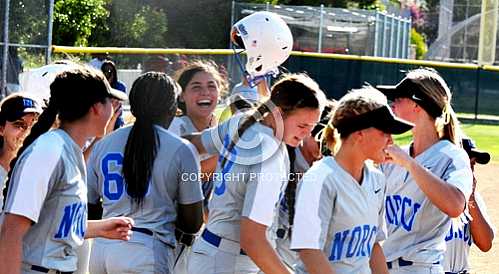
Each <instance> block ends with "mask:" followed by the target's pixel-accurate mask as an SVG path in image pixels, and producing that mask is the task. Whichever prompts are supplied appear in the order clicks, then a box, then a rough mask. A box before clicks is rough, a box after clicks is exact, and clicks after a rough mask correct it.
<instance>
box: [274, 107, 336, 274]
mask: <svg viewBox="0 0 499 274" xmlns="http://www.w3.org/2000/svg"><path fill="white" fill-rule="evenodd" d="M335 104H336V103H335V102H333V101H328V102H327V105H326V106H325V108H324V111H323V112H322V115H321V120H320V121H319V124H317V125H316V126H315V127H314V129H313V130H312V132H311V134H310V135H309V136H307V137H306V138H305V139H303V142H302V143H301V144H300V146H298V147H296V148H294V147H291V146H287V148H288V155H289V162H290V176H289V181H288V184H287V186H286V190H285V192H284V196H283V198H282V199H281V202H280V203H279V211H278V215H277V218H278V219H277V222H274V225H273V226H272V229H271V239H274V241H275V245H276V251H277V254H279V256H280V257H281V259H282V261H283V262H284V263H285V264H286V266H287V267H288V268H290V269H294V265H295V264H296V263H298V260H299V258H298V253H296V252H295V251H293V250H291V249H290V248H289V245H290V242H291V237H290V233H291V228H292V225H293V218H294V212H295V210H294V209H295V208H294V207H295V196H296V187H297V183H298V182H299V180H300V179H301V177H302V176H303V173H305V171H307V170H308V169H309V168H310V166H311V165H312V163H313V162H315V161H317V160H320V159H321V158H322V153H321V145H320V143H319V142H318V140H316V136H318V135H320V134H319V133H320V132H322V130H323V129H324V127H325V125H327V123H328V122H329V118H330V114H331V110H332V108H334V106H335Z"/></svg>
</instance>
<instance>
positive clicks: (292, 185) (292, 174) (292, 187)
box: [284, 146, 298, 235]
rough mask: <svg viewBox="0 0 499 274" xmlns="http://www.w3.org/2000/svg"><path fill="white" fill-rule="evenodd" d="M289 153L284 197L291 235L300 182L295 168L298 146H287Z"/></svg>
mask: <svg viewBox="0 0 499 274" xmlns="http://www.w3.org/2000/svg"><path fill="white" fill-rule="evenodd" d="M286 148H287V149H288V155H289V180H288V184H287V186H286V190H285V192H284V197H285V198H286V203H287V204H286V205H287V207H288V223H289V234H288V235H291V234H292V233H291V230H292V227H293V224H294V219H295V200H296V186H297V184H298V173H296V170H295V161H296V150H295V149H296V148H294V147H292V146H286Z"/></svg>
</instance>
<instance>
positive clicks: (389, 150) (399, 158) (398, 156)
mask: <svg viewBox="0 0 499 274" xmlns="http://www.w3.org/2000/svg"><path fill="white" fill-rule="evenodd" d="M384 152H385V162H387V163H394V164H397V165H400V166H403V167H406V168H407V167H408V166H409V164H410V163H411V161H412V158H411V156H410V155H409V154H407V153H406V152H405V151H403V150H402V149H401V148H400V147H399V146H397V145H395V144H391V145H388V146H387V147H386V148H385V149H384Z"/></svg>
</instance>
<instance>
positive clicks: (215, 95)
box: [168, 60, 227, 274]
mask: <svg viewBox="0 0 499 274" xmlns="http://www.w3.org/2000/svg"><path fill="white" fill-rule="evenodd" d="M176 74H177V76H176V79H177V81H178V83H179V85H180V87H181V88H182V93H181V94H180V96H179V98H178V107H179V109H180V110H181V111H182V115H181V116H179V117H175V118H173V121H172V123H171V124H170V127H169V128H168V130H169V131H170V132H172V133H174V134H176V135H178V136H185V135H189V134H192V133H194V132H200V131H203V130H204V129H207V128H211V127H214V126H216V125H217V118H216V116H215V108H216V106H217V103H218V102H219V99H220V96H221V95H222V93H223V92H224V91H225V90H226V86H227V83H226V81H225V79H224V78H223V77H222V75H221V74H220V72H219V71H218V66H217V65H216V64H215V63H214V62H212V61H207V60H206V61H204V60H197V61H194V62H192V63H190V64H188V65H187V66H185V67H184V68H182V69H181V70H179V71H178V72H177V73H176ZM216 166H217V157H216V156H211V157H210V156H208V155H203V156H202V157H201V172H203V173H202V174H203V176H201V178H200V179H201V181H202V186H203V195H204V203H203V205H204V207H203V209H204V214H203V216H204V220H205V221H206V220H208V211H207V207H208V201H209V199H210V197H211V193H212V190H213V180H212V179H211V178H210V176H211V174H212V173H213V172H214V171H215V168H216ZM177 234H179V233H178V232H177ZM182 236H183V237H182V242H183V243H184V244H180V245H179V246H177V250H176V251H177V258H176V260H175V273H176V274H184V273H186V272H187V270H186V268H187V263H186V259H187V254H188V250H186V248H187V247H188V246H190V245H192V243H193V241H194V236H193V235H189V234H185V233H183V234H182Z"/></svg>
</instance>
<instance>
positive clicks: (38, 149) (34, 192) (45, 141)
mask: <svg viewBox="0 0 499 274" xmlns="http://www.w3.org/2000/svg"><path fill="white" fill-rule="evenodd" d="M47 137H48V136H47ZM62 152H63V146H62V141H61V140H59V139H58V138H56V139H55V140H54V138H42V139H39V140H37V141H36V143H34V144H33V147H32V148H31V150H30V152H29V153H27V154H24V155H23V156H21V158H20V162H18V163H17V164H16V166H15V167H14V172H13V173H12V181H11V186H10V189H9V198H8V201H7V207H6V209H5V212H8V213H11V214H16V215H20V216H24V217H26V218H28V219H30V220H32V221H33V222H35V223H36V222H37V221H38V217H39V216H40V211H41V210H42V207H43V204H44V202H45V197H46V196H47V193H48V188H49V184H50V180H51V177H52V175H53V173H54V171H56V169H57V168H62V163H61V161H60V160H61V155H62Z"/></svg>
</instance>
